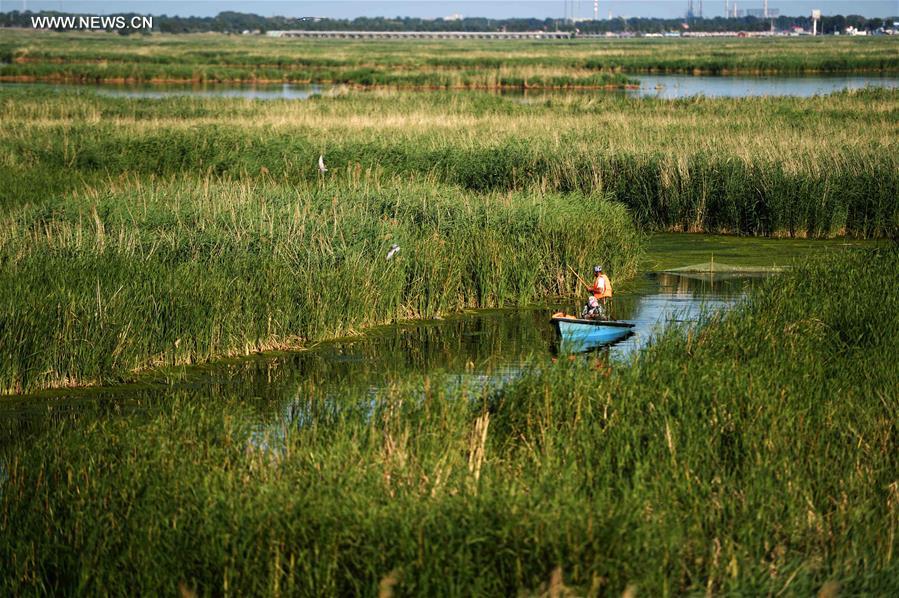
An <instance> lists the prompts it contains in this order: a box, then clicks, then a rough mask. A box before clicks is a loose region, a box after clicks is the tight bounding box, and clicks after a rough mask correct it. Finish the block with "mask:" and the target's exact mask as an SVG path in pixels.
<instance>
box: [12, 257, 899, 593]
mask: <svg viewBox="0 0 899 598" xmlns="http://www.w3.org/2000/svg"><path fill="white" fill-rule="evenodd" d="M835 273H841V275H845V276H846V278H847V279H851V284H846V285H844V286H842V287H841V288H840V289H839V290H838V291H836V292H829V291H828V289H829V287H830V286H831V284H830V282H831V281H832V280H833V278H834V276H835ZM849 273H851V276H850V274H849ZM897 276H899V253H897V252H896V250H895V248H893V249H889V250H881V251H869V252H852V253H846V252H844V253H840V254H836V253H834V254H830V255H828V256H825V257H823V258H820V259H816V260H813V261H812V262H810V263H807V264H805V265H802V266H801V267H799V268H798V269H797V270H796V271H794V272H791V273H789V274H785V275H781V276H779V277H777V278H774V279H772V280H770V281H769V283H767V284H764V285H761V286H759V287H756V289H755V290H754V291H753V292H752V294H751V296H750V298H749V299H748V301H747V302H746V303H745V304H744V305H743V306H742V307H741V308H739V309H737V310H736V311H734V312H731V313H730V314H728V315H727V316H724V317H710V318H708V319H707V321H706V322H704V323H702V324H700V325H698V326H694V327H687V328H673V329H670V330H669V331H668V332H667V333H666V334H664V335H663V336H662V337H661V338H660V339H658V340H657V341H656V342H655V343H654V345H652V346H650V347H649V348H648V349H647V350H645V351H644V352H643V353H642V354H640V355H639V356H637V358H636V359H634V360H633V362H631V363H627V364H622V365H620V366H616V367H613V368H611V369H609V368H608V367H607V365H606V364H605V363H604V362H603V361H602V359H601V358H600V359H598V360H597V359H594V358H588V359H585V360H581V359H578V360H574V361H568V360H565V359H562V360H560V361H559V362H558V363H556V364H552V363H549V362H540V363H533V364H530V367H528V368H525V369H524V370H523V373H522V374H521V376H520V378H519V379H518V380H517V381H515V382H513V383H511V384H507V385H506V386H504V387H502V388H488V389H486V390H478V389H477V387H469V388H466V387H465V386H462V387H461V388H460V387H459V386H458V385H450V384H447V383H446V381H444V380H442V379H441V378H440V377H439V376H438V375H433V376H431V377H429V378H424V379H417V380H412V379H409V378H406V379H404V380H401V381H400V380H398V381H396V383H395V384H393V385H389V386H387V387H386V388H385V389H384V390H382V391H381V392H379V393H378V394H377V396H376V397H374V398H373V397H372V395H371V394H369V393H367V392H360V393H356V394H354V393H348V394H347V396H343V397H336V398H335V397H331V398H328V397H319V396H316V395H315V394H314V392H310V394H301V395H298V397H297V398H296V399H295V401H294V404H293V407H294V409H293V411H292V412H293V413H295V414H299V415H295V416H294V418H293V419H282V418H281V417H280V416H278V415H276V416H274V417H271V416H270V418H269V419H266V418H264V417H263V418H260V414H259V413H257V412H255V411H254V410H253V405H252V401H247V400H246V398H245V397H244V396H242V395H235V396H229V391H228V390H227V389H224V390H223V391H222V396H220V397H218V398H216V399H212V400H207V401H205V402H202V403H198V402H197V401H195V400H193V398H192V397H190V396H185V395H182V394H180V393H175V395H174V396H171V397H168V398H167V399H165V400H160V401H158V403H157V405H158V406H157V407H155V408H153V409H149V410H148V411H146V412H144V413H143V414H142V415H139V416H134V417H130V418H122V417H120V416H116V415H114V414H113V415H105V416H103V417H100V418H98V419H96V420H94V421H93V422H91V423H90V424H86V425H85V424H82V425H78V426H77V427H73V426H71V425H69V424H67V423H66V422H65V421H63V422H60V423H59V424H58V425H56V426H53V427H51V428H50V430H49V431H48V432H47V433H46V434H45V435H43V436H41V437H40V438H38V439H35V440H32V441H29V443H28V445H27V446H25V445H23V446H19V447H16V448H15V449H14V450H8V451H7V452H6V453H5V454H6V456H5V458H4V469H3V471H4V472H5V476H4V477H5V482H4V484H3V486H2V498H0V555H2V558H3V562H4V563H6V567H7V569H6V573H7V574H6V575H5V576H3V578H2V580H0V583H2V584H3V586H2V587H3V590H4V592H5V593H11V594H21V593H33V592H36V593H114V594H124V593H129V594H130V593H135V592H140V593H175V592H177V591H178V590H179V587H180V588H183V589H184V590H186V591H196V592H197V593H198V594H223V595H230V594H234V595H247V594H266V595H281V594H284V595H320V594H322V593H328V594H348V593H353V594H363V593H364V594H375V593H378V592H379V589H380V591H386V590H385V589H386V588H390V589H392V590H393V591H395V592H397V593H401V594H418V595H425V594H427V595H433V594H440V595H444V594H446V595H456V594H468V595H470V594H479V595H484V594H491V595H498V594H502V595H508V594H514V593H516V592H523V593H541V592H548V591H550V589H552V591H555V592H570V593H573V594H577V595H582V594H584V595H609V594H619V593H621V592H622V591H623V590H625V589H626V588H632V589H631V591H633V590H634V589H635V590H636V591H638V592H640V593H645V594H649V595H667V594H685V593H689V594H692V593H712V594H769V593H770V594H777V593H782V594H785V595H809V594H814V593H817V592H818V591H819V590H821V589H822V588H826V591H828V592H834V591H840V592H843V593H846V594H849V595H856V594H881V595H886V594H893V593H895V592H896V591H897V589H899V587H897V580H899V570H897V559H896V550H897V548H899V546H897V544H899V543H897V539H896V530H897V526H899V489H897V482H896V480H897V472H899V457H897V452H896V450H895V446H896V441H897V438H896V434H897V431H896V426H895V422H896V419H897V415H899V414H897V405H896V401H895V396H894V395H895V388H896V387H897V386H899V374H897V370H896V368H895V367H892V366H893V365H894V363H895V359H896V355H897V350H899V345H897V341H896V339H897V338H899V294H897V293H896V292H895V290H894V287H895V285H894V284H893V282H894V281H895V280H896V278H897ZM310 390H311V389H310ZM275 412H276V413H278V414H280V413H282V411H281V410H275Z"/></svg>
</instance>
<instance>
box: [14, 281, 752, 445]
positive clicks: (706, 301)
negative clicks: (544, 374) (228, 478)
mask: <svg viewBox="0 0 899 598" xmlns="http://www.w3.org/2000/svg"><path fill="white" fill-rule="evenodd" d="M758 280H760V278H757V277H750V276H746V275H739V276H729V277H722V276H721V275H715V276H714V277H711V276H708V275H683V274H655V275H651V276H647V277H645V278H643V279H641V280H640V281H638V282H636V283H634V284H632V285H631V289H630V290H629V291H627V292H621V293H618V294H617V295H616V297H615V301H614V306H613V310H614V311H613V316H614V317H615V318H617V319H621V320H626V321H629V322H632V323H634V324H635V327H634V335H632V336H631V337H629V338H627V339H626V340H623V341H621V342H619V343H616V344H614V345H612V346H610V347H607V348H605V349H604V350H603V351H602V355H604V356H607V358H608V359H609V360H611V361H616V360H622V359H626V358H627V357H628V356H629V355H631V354H633V353H634V352H635V351H637V350H639V349H640V348H642V347H644V346H645V345H646V344H647V343H648V342H649V341H650V339H651V338H652V336H653V334H655V333H656V332H657V331H659V330H660V329H661V327H662V326H664V324H665V323H666V322H669V321H693V320H696V319H697V318H698V317H699V315H700V314H701V313H702V312H703V310H716V309H722V308H728V307H730V306H732V305H733V304H734V303H735V302H736V301H738V300H739V298H740V297H742V296H743V295H744V293H745V292H746V290H747V289H748V287H749V286H751V285H752V284H754V283H755V282H756V281H758ZM559 308H562V309H566V310H569V311H570V310H572V309H574V308H575V306H574V305H567V306H566V305H563V306H547V307H542V308H528V309H520V310H493V311H478V312H472V313H466V314H461V315H457V316H453V317H450V318H447V319H445V320H437V321H428V322H420V323H414V324H404V325H399V326H392V327H385V328H382V329H378V330H373V331H371V332H370V333H369V334H367V335H365V336H364V337H360V338H358V339H352V340H343V341H335V342H328V343H322V344H321V345H319V346H318V347H315V348H313V349H310V350H308V351H304V352H297V353H285V354H278V355H265V356H258V357H253V358H249V359H245V360H240V361H235V362H230V363H223V364H215V365H208V366H203V367H194V368H187V369H185V370H184V371H183V372H182V373H181V374H180V375H179V377H178V378H177V379H169V380H159V381H157V382H155V383H150V384H143V385H141V386H136V385H132V386H127V385H126V386H116V387H108V388H101V389H86V390H84V389H82V390H77V391H55V392H54V393H53V396H44V397H24V398H18V399H16V398H8V399H4V400H3V401H0V446H4V445H7V444H8V443H9V442H10V441H12V440H14V439H17V438H18V439H21V438H23V437H27V436H30V435H32V434H35V433H37V432H39V431H40V430H42V429H44V428H46V427H47V426H48V425H50V424H51V423H53V424H54V425H61V426H67V427H69V426H70V427H78V426H82V425H84V424H85V423H86V422H90V421H91V420H93V419H96V418H106V417H122V416H129V417H140V416H141V414H143V413H146V412H150V411H152V410H153V408H154V407H158V406H159V405H164V404H166V402H168V401H171V400H172V399H173V398H174V397H187V398H188V399H189V400H190V401H198V402H204V403H209V402H215V401H224V400H234V399H237V400H240V401H241V402H242V403H243V404H244V405H246V406H247V408H248V409H249V413H251V414H252V415H251V416H250V417H254V418H256V419H258V422H259V424H260V425H263V424H265V422H268V423H271V422H272V421H279V422H285V421H287V422H291V423H293V424H297V425H302V423H303V421H306V420H307V419H308V417H309V413H310V411H309V410H310V409H315V410H316V412H317V413H318V412H319V410H321V409H325V410H327V409H334V408H335V405H340V409H344V408H354V407H353V405H355V407H357V408H361V409H365V408H367V407H366V405H365V404H364V403H365V402H368V404H369V405H370V404H371V403H372V402H374V401H375V400H376V399H377V397H378V395H379V394H380V393H383V392H385V391H387V392H389V389H390V386H391V385H392V384H395V383H396V382H397V381H403V380H415V379H420V377H421V376H422V375H428V374H429V373H434V372H440V373H441V374H442V375H443V378H442V379H443V381H444V384H449V385H451V386H452V387H453V388H456V387H462V386H464V387H466V388H467V389H469V390H471V389H474V390H477V389H484V388H486V387H489V388H491V389H492V388H495V387H497V386H499V385H501V384H503V383H504V382H505V381H508V380H511V379H514V378H516V377H518V376H519V375H521V372H522V369H523V368H525V367H534V365H535V364H539V363H541V362H545V363H548V362H550V361H551V360H552V359H553V358H554V357H555V350H556V345H555V343H556V336H555V330H554V329H553V327H552V325H551V324H550V322H549V315H550V314H551V313H552V312H553V311H556V310H557V309H559ZM360 400H361V401H362V402H363V404H361V405H360V404H358V402H359V401H360ZM353 401H355V402H356V403H352V402H353ZM348 402H349V403H351V404H348Z"/></svg>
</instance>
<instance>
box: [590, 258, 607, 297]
mask: <svg viewBox="0 0 899 598" xmlns="http://www.w3.org/2000/svg"><path fill="white" fill-rule="evenodd" d="M587 290H588V291H590V292H591V293H593V296H594V297H596V298H597V299H598V300H600V301H603V300H605V299H611V298H612V283H611V282H609V277H608V276H606V275H605V273H603V271H602V266H593V286H592V287H590V288H589V289H587Z"/></svg>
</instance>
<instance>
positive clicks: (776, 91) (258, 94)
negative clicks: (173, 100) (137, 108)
mask: <svg viewBox="0 0 899 598" xmlns="http://www.w3.org/2000/svg"><path fill="white" fill-rule="evenodd" d="M633 77H634V78H636V79H639V80H640V87H639V89H631V90H627V91H621V90H617V91H604V90H585V91H571V90H560V91H540V90H537V91H530V92H523V91H518V90H504V91H503V92H501V93H502V95H509V96H524V95H526V96H527V97H541V96H544V95H547V94H560V93H561V94H568V93H578V94H609V93H612V94H624V95H628V96H632V97H654V98H663V99H677V98H684V97H692V96H698V95H704V96H706V97H712V98H714V97H752V96H799V97H808V96H814V95H822V94H829V93H834V92H837V91H842V90H845V89H863V88H865V87H886V88H892V89H895V88H899V77H897V76H896V75H876V74H873V75H820V76H796V77H790V76H769V77H756V76H751V77H749V76H747V77H738V76H737V77H731V76H728V77H722V76H710V75H709V76H706V75H635V76H633ZM0 85H2V86H19V87H22V86H27V87H31V88H36V87H40V88H46V89H48V90H52V89H60V90H61V89H73V88H77V89H90V90H95V91H97V93H99V94H101V95H106V96H118V97H129V98H149V99H159V98H165V97H172V96H195V97H232V98H245V99H252V100H306V99H309V98H310V97H313V96H316V95H327V94H328V93H329V92H330V91H331V90H333V89H334V87H333V86H330V85H295V84H291V83H284V84H280V85H268V84H267V85H240V84H212V83H209V84H197V85H169V84H167V85H111V84H102V85H83V84H70V83H2V84H0ZM363 93H364V92H363Z"/></svg>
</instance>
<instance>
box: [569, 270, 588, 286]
mask: <svg viewBox="0 0 899 598" xmlns="http://www.w3.org/2000/svg"><path fill="white" fill-rule="evenodd" d="M568 269H569V270H571V273H572V274H574V275H575V276H576V277H577V279H578V280H579V281H581V284H582V285H584V287H586V288H587V290H588V291H589V290H590V285H589V284H587V283H586V282H584V279H583V278H581V275H580V274H578V273H577V272H576V271H575V269H574V268H572V267H571V266H568Z"/></svg>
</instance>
